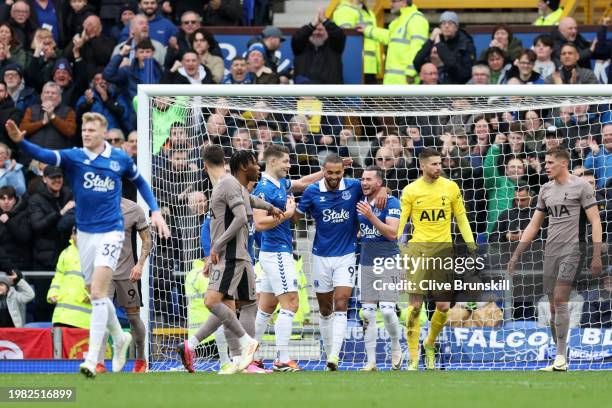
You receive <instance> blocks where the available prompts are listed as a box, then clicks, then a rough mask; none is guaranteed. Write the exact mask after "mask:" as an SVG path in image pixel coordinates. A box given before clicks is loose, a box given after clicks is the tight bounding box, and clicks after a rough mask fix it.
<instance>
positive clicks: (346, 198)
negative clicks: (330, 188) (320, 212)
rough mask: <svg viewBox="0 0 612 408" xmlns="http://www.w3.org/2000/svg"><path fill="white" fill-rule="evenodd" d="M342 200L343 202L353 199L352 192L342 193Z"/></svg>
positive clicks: (345, 191)
mask: <svg viewBox="0 0 612 408" xmlns="http://www.w3.org/2000/svg"><path fill="white" fill-rule="evenodd" d="M342 199H343V200H350V199H351V192H350V191H348V190H344V191H343V192H342Z"/></svg>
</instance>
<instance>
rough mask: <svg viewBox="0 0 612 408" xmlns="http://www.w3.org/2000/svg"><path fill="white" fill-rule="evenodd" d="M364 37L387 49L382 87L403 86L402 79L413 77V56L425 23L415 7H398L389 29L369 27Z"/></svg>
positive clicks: (422, 38)
mask: <svg viewBox="0 0 612 408" xmlns="http://www.w3.org/2000/svg"><path fill="white" fill-rule="evenodd" d="M364 35H365V36H366V37H367V38H372V39H374V40H376V41H378V42H380V43H383V44H385V45H386V46H387V58H386V60H385V77H384V80H383V83H384V84H407V83H408V81H407V79H406V76H410V77H416V75H417V72H416V70H415V68H414V57H415V56H416V54H417V52H419V50H420V49H421V47H423V44H425V41H427V37H428V35H429V23H428V22H427V19H426V18H425V16H423V13H421V12H420V11H419V10H418V9H417V7H416V6H415V5H412V6H410V7H404V8H402V9H401V10H400V15H399V17H398V18H396V19H395V20H393V21H392V22H391V24H390V25H389V29H385V28H379V27H374V26H370V27H367V28H366V29H365V31H364Z"/></svg>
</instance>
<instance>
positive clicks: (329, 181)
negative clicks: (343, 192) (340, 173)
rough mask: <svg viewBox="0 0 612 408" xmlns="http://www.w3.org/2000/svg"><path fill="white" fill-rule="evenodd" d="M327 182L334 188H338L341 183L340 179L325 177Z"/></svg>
mask: <svg viewBox="0 0 612 408" xmlns="http://www.w3.org/2000/svg"><path fill="white" fill-rule="evenodd" d="M325 182H326V183H327V185H328V187H329V188H331V189H332V190H335V189H336V188H338V185H339V184H340V180H330V179H325Z"/></svg>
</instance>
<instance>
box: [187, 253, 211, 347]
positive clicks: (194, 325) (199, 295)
mask: <svg viewBox="0 0 612 408" xmlns="http://www.w3.org/2000/svg"><path fill="white" fill-rule="evenodd" d="M203 270H204V261H203V260H201V259H195V260H194V261H193V263H192V264H191V270H190V271H189V272H187V274H186V275H185V296H186V297H187V333H188V335H189V337H191V336H193V335H194V334H195V333H196V332H197V331H198V329H199V328H200V326H202V325H203V324H204V322H206V320H208V316H210V311H209V310H208V308H207V307H206V306H205V305H204V295H205V294H206V290H207V289H208V278H206V277H205V276H204V275H203V274H202V271H203ZM214 339H215V335H214V334H211V335H210V336H208V337H207V338H205V339H204V340H202V343H207V342H209V341H211V340H214Z"/></svg>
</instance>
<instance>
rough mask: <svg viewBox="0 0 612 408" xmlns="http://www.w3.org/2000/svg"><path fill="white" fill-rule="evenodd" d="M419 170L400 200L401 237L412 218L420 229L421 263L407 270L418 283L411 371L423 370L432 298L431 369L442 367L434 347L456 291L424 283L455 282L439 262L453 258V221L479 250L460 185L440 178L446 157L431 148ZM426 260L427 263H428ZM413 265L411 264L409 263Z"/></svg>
mask: <svg viewBox="0 0 612 408" xmlns="http://www.w3.org/2000/svg"><path fill="white" fill-rule="evenodd" d="M419 166H420V168H421V172H422V176H421V177H419V178H418V179H417V180H415V181H413V182H412V183H410V184H409V185H407V186H406V187H405V188H404V191H402V196H401V199H400V202H401V209H402V215H401V218H400V223H399V228H398V230H397V237H398V239H400V238H401V237H402V235H403V233H404V228H405V227H406V224H407V223H408V220H409V219H411V220H412V225H413V227H414V230H413V232H412V238H411V239H410V241H409V243H408V248H407V251H408V252H407V255H408V256H409V257H411V258H420V259H421V261H423V262H421V264H420V265H419V267H417V268H416V269H414V270H409V271H407V272H408V273H407V280H408V281H409V282H411V283H412V285H414V286H413V288H411V289H412V290H408V291H407V292H408V293H409V296H410V299H409V300H410V305H409V307H408V318H407V323H406V327H407V340H408V351H409V353H410V362H409V364H408V370H411V371H414V370H418V367H419V337H420V332H421V327H420V321H419V314H420V312H421V307H422V306H423V298H424V296H425V295H427V294H431V295H432V297H433V298H434V300H436V310H435V312H434V314H433V316H432V317H431V325H430V327H429V333H428V335H427V339H426V340H425V342H424V348H425V366H426V368H427V369H430V370H433V369H435V368H436V359H435V349H434V343H435V340H436V337H438V334H440V332H441V331H442V328H443V327H444V324H446V320H447V317H448V309H449V308H450V298H451V297H452V292H448V291H429V290H424V289H423V286H422V284H423V283H426V282H431V281H436V282H437V283H444V282H452V279H453V276H452V275H453V271H452V270H443V269H442V268H436V265H435V264H439V262H438V260H440V259H443V258H445V257H449V256H452V255H453V252H452V236H451V219H452V216H454V217H455V221H456V222H457V225H458V226H459V231H460V232H461V235H462V237H463V239H464V241H465V242H466V244H468V246H469V247H471V248H472V249H474V248H475V244H474V236H473V235H472V229H471V228H470V224H469V222H468V219H467V215H466V211H465V207H464V206H463V197H462V196H461V191H460V190H459V186H457V183H455V182H454V181H451V180H448V179H446V178H444V177H440V173H441V171H442V159H441V157H440V153H439V152H438V151H437V150H435V149H432V148H425V149H423V150H422V151H421V153H420V154H419ZM424 262H426V263H425V264H423V263H424ZM409 265H410V264H409Z"/></svg>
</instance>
